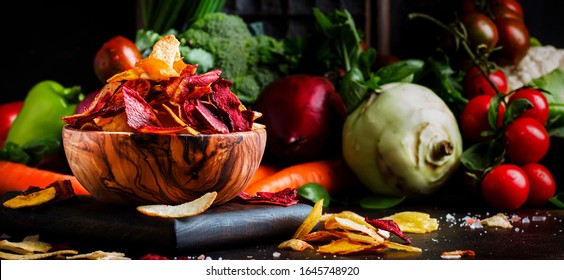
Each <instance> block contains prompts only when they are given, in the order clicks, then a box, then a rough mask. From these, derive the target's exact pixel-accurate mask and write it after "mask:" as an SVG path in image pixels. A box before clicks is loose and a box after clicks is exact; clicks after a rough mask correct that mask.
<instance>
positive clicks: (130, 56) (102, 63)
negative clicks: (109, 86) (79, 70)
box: [94, 36, 142, 84]
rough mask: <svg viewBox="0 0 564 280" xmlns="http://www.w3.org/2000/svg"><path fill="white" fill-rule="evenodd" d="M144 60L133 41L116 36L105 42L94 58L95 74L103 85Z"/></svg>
mask: <svg viewBox="0 0 564 280" xmlns="http://www.w3.org/2000/svg"><path fill="white" fill-rule="evenodd" d="M141 59H142V56H141V52H139V49H137V46H135V43H133V42H132V41H131V40H129V39H127V38H125V37H123V36H115V37H113V38H111V39H110V40H108V41H107V42H105V43H104V44H103V45H102V47H100V49H98V51H97V52H96V56H94V72H95V73H96V76H97V77H98V79H99V80H100V81H101V82H102V83H104V84H105V83H106V80H108V79H109V78H110V77H112V76H113V75H115V74H117V73H120V72H123V71H125V70H129V69H131V68H133V67H134V66H135V63H136V62H137V61H139V60H141Z"/></svg>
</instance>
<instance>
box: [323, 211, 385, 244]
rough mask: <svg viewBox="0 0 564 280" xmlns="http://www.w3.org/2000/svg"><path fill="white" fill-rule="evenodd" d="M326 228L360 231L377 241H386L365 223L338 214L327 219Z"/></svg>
mask: <svg viewBox="0 0 564 280" xmlns="http://www.w3.org/2000/svg"><path fill="white" fill-rule="evenodd" d="M325 228H327V229H344V230H354V231H359V232H362V233H365V234H367V235H368V236H370V237H372V238H374V239H375V240H376V242H379V243H382V242H383V241H384V237H382V236H381V235H379V234H378V233H377V232H376V231H375V230H374V229H371V228H369V227H367V226H365V225H364V224H359V223H357V222H355V221H353V220H349V219H346V218H341V217H337V216H334V217H333V218H330V219H328V220H327V221H325Z"/></svg>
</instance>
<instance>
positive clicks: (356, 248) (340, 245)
mask: <svg viewBox="0 0 564 280" xmlns="http://www.w3.org/2000/svg"><path fill="white" fill-rule="evenodd" d="M372 247H373V246H372V245H369V244H361V243H357V242H353V241H351V240H349V239H347V238H341V239H337V240H332V241H331V243H329V244H327V245H322V246H319V247H317V252H318V253H324V254H337V255H346V254H350V253H356V252H360V251H364V250H367V249H370V248H372Z"/></svg>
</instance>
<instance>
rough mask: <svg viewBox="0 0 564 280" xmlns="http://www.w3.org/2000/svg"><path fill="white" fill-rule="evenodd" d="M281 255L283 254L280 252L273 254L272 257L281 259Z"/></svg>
mask: <svg viewBox="0 0 564 280" xmlns="http://www.w3.org/2000/svg"><path fill="white" fill-rule="evenodd" d="M280 255H281V254H280V253H279V252H274V253H272V256H273V257H274V258H280Z"/></svg>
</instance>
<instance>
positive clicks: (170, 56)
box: [149, 34, 181, 68]
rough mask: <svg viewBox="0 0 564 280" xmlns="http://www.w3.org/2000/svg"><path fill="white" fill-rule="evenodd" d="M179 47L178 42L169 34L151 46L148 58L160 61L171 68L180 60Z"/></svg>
mask: <svg viewBox="0 0 564 280" xmlns="http://www.w3.org/2000/svg"><path fill="white" fill-rule="evenodd" d="M179 47H180V41H178V39H176V37H175V36H174V35H173V34H170V35H167V36H164V37H162V38H161V39H159V40H158V41H157V42H156V43H155V44H154V45H153V49H152V50H151V54H149V57H150V58H156V59H159V60H162V61H163V62H165V63H166V64H167V65H168V66H169V67H170V68H173V67H174V62H175V61H176V60H179V59H181V57H180V50H179Z"/></svg>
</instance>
